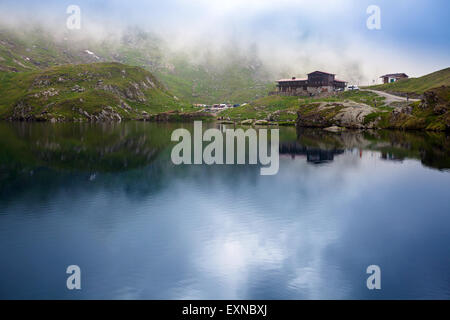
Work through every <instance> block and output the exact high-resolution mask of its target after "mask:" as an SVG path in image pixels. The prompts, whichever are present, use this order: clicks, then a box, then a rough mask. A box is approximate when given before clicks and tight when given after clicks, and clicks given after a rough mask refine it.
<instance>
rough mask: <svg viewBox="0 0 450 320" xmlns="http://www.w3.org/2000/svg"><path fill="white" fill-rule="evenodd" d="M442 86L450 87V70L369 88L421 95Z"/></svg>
mask: <svg viewBox="0 0 450 320" xmlns="http://www.w3.org/2000/svg"><path fill="white" fill-rule="evenodd" d="M441 86H450V68H446V69H443V70H440V71H437V72H433V73H430V74H428V75H425V76H423V77H420V78H410V79H403V80H400V81H398V82H394V83H387V84H381V85H376V86H370V87H368V88H370V89H375V90H382V91H389V92H397V93H411V94H416V95H421V94H423V93H424V92H425V91H427V90H430V89H432V88H437V87H441Z"/></svg>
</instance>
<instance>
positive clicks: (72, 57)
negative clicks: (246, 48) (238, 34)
mask: <svg viewBox="0 0 450 320" xmlns="http://www.w3.org/2000/svg"><path fill="white" fill-rule="evenodd" d="M197 50H198V51H197ZM93 62H119V63H123V64H126V65H131V66H139V67H142V68H144V69H146V70H148V71H150V72H152V73H153V74H154V75H155V76H156V77H157V78H158V79H160V81H161V83H162V84H163V85H165V86H166V87H167V88H168V90H170V91H171V92H173V94H174V95H175V96H177V97H179V98H180V99H183V100H185V101H188V102H191V103H205V104H213V103H224V102H226V103H243V102H248V101H251V100H254V99H258V98H261V97H263V96H265V95H266V94H267V92H268V91H270V90H272V89H273V87H274V82H273V79H270V80H269V73H268V72H267V70H265V69H264V67H263V66H262V65H261V63H260V62H259V60H258V58H256V55H253V56H252V55H249V56H246V55H241V54H240V50H239V49H238V48H233V47H228V48H224V49H223V50H221V51H220V52H219V53H218V52H215V53H212V52H210V48H208V47H199V48H198V49H196V52H187V51H183V50H177V51H176V52H174V50H173V49H171V48H170V46H169V45H168V42H166V41H164V40H163V39H161V38H158V37H156V36H154V35H152V34H149V33H146V32H141V31H139V30H128V32H126V33H125V34H124V35H123V36H122V37H121V38H119V39H116V38H115V39H108V40H104V41H94V40H89V39H79V38H76V37H75V35H72V34H67V35H66V36H65V37H59V38H57V37H52V36H51V35H49V33H48V32H46V31H45V30H43V29H40V28H38V27H36V28H35V29H28V30H26V31H23V32H22V31H18V30H14V31H12V30H9V29H6V28H3V29H2V28H1V26H0V71H7V72H24V71H32V70H39V69H45V68H48V67H51V66H58V65H64V64H80V63H93Z"/></svg>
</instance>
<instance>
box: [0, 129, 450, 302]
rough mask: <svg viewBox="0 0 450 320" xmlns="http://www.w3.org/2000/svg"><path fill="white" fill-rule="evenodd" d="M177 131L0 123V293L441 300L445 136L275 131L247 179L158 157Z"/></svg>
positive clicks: (446, 201) (445, 291) (447, 190)
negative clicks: (275, 166)
mask: <svg viewBox="0 0 450 320" xmlns="http://www.w3.org/2000/svg"><path fill="white" fill-rule="evenodd" d="M210 126H218V125H216V124H210ZM177 127H185V128H188V129H191V128H192V125H191V124H155V123H135V122H128V123H122V124H103V125H94V124H40V123H34V124H27V123H15V124H11V123H0V254H1V263H0V298H3V299H5V298H31V299H47V298H58V299H59V298H61V299H110V298H112V299H134V298H136V299H380V298H384V299H398V298H408V299H409V298H412V299H417V298H425V299H428V298H437V299H450V172H449V170H448V168H450V138H449V137H447V136H446V135H445V134H434V133H422V134H420V133H401V132H375V133H360V132H347V133H343V134H334V133H326V132H325V131H323V130H304V131H300V132H297V131H296V130H295V128H281V130H280V139H281V146H280V170H279V173H278V174H277V175H274V176H261V175H260V170H259V169H260V167H259V166H258V165H253V166H251V165H240V166H238V165H235V166H206V165H197V166H186V165H185V166H175V165H173V164H172V162H171V161H170V153H171V148H172V144H171V143H170V134H171V133H172V131H173V130H174V129H176V128H177ZM69 265H78V266H80V268H81V272H82V279H81V285H82V289H81V290H79V291H69V290H68V289H67V288H66V279H67V277H68V275H67V274H66V268H67V266H69ZM369 265H378V266H380V268H381V290H368V289H367V287H366V279H367V277H368V276H369V275H368V274H367V273H366V268H367V267H368V266H369Z"/></svg>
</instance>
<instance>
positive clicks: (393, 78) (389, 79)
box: [380, 73, 409, 83]
mask: <svg viewBox="0 0 450 320" xmlns="http://www.w3.org/2000/svg"><path fill="white" fill-rule="evenodd" d="M380 78H382V79H383V83H393V82H397V81H398V80H401V79H408V78H409V77H408V75H407V74H406V73H391V74H385V75H384V76H381V77H380Z"/></svg>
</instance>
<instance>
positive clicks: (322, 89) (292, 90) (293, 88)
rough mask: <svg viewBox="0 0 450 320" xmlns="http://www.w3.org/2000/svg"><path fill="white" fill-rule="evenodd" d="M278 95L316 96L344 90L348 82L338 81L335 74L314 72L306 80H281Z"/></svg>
mask: <svg viewBox="0 0 450 320" xmlns="http://www.w3.org/2000/svg"><path fill="white" fill-rule="evenodd" d="M277 82H278V84H277V93H279V94H284V95H294V96H295V95H299V96H302V95H315V94H320V93H331V92H334V91H339V90H344V89H345V87H346V85H347V82H346V81H342V80H338V79H336V78H335V75H334V74H333V73H328V72H323V71H314V72H311V73H309V74H308V78H306V79H297V78H295V77H292V78H291V79H281V80H278V81H277Z"/></svg>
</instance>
